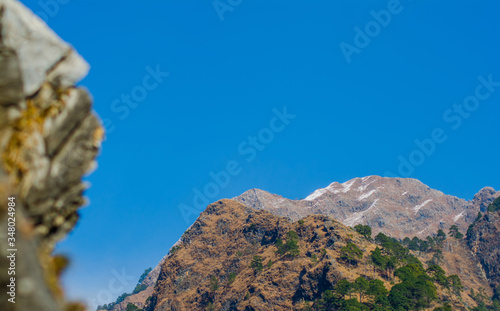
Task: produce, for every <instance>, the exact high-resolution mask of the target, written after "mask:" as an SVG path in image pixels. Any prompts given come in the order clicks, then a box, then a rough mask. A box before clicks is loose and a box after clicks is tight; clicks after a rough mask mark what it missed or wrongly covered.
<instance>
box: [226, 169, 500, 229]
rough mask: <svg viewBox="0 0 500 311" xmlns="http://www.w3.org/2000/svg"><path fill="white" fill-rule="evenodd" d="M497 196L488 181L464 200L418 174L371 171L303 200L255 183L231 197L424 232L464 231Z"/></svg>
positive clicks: (291, 212) (298, 214)
mask: <svg viewBox="0 0 500 311" xmlns="http://www.w3.org/2000/svg"><path fill="white" fill-rule="evenodd" d="M498 196H500V192H495V190H493V188H491V187H486V188H483V189H482V190H481V191H480V192H479V193H478V194H477V195H476V196H475V197H474V199H473V200H472V201H466V200H463V199H460V198H457V197H454V196H451V195H446V194H444V193H443V192H441V191H438V190H435V189H431V188H430V187H429V186H427V185H425V184H424V183H422V182H421V181H419V180H417V179H413V178H392V177H380V176H376V175H372V176H366V177H362V178H354V179H351V180H348V181H346V182H344V183H339V182H333V183H331V184H330V185H328V186H327V187H325V188H321V189H318V190H316V191H314V192H313V193H311V194H310V195H309V196H307V197H306V198H305V199H303V200H289V199H286V198H283V197H282V196H279V195H276V194H271V193H268V192H266V191H263V190H259V189H253V190H250V191H247V192H245V193H243V194H242V195H240V196H238V197H236V198H234V199H235V200H236V201H239V202H241V203H243V204H245V205H247V206H248V207H251V208H254V209H264V210H268V211H270V212H272V213H273V214H275V215H279V216H285V217H288V218H290V219H292V220H298V219H301V218H304V217H306V216H307V215H311V214H322V215H328V216H331V217H333V218H335V219H338V220H339V221H341V222H342V223H344V224H345V225H347V226H355V225H357V224H365V225H370V226H371V227H372V228H373V230H374V232H375V234H376V233H378V232H384V233H386V234H389V235H391V236H394V237H398V238H404V237H406V236H409V237H413V236H418V237H421V238H423V237H426V236H427V235H429V234H433V233H435V232H436V231H437V230H438V229H448V228H449V227H450V226H451V225H458V226H459V228H460V229H461V230H462V231H465V230H466V229H467V226H468V225H469V224H470V223H471V222H472V221H473V220H474V219H475V217H476V215H477V213H478V212H479V211H484V210H486V208H487V206H488V205H489V204H490V203H491V202H492V201H493V200H494V199H495V198H496V197H498Z"/></svg>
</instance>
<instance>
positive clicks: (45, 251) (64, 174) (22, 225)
mask: <svg viewBox="0 0 500 311" xmlns="http://www.w3.org/2000/svg"><path fill="white" fill-rule="evenodd" d="M87 71H88V65H87V63H86V62H85V61H84V60H83V59H82V58H81V57H80V56H79V55H78V54H77V53H76V51H74V50H73V49H72V48H71V47H70V46H69V45H68V44H67V43H65V42H63V41H62V40H61V39H60V38H59V37H58V36H57V35H56V34H55V33H54V32H53V31H52V30H50V29H49V28H48V27H47V26H46V25H45V24H44V23H43V21H41V20H40V19H39V18H37V17H36V16H34V15H33V14H32V13H31V12H30V11H29V10H28V9H27V8H26V7H24V6H23V5H22V4H21V3H20V2H19V1H15V0H0V152H1V158H0V212H1V214H0V270H2V271H7V265H8V262H7V260H6V255H7V254H6V253H5V252H6V249H7V247H6V242H7V236H6V232H7V228H6V226H7V220H6V216H7V213H6V209H7V197H8V196H14V197H15V198H16V203H17V208H16V221H17V224H16V225H17V231H16V246H17V249H18V253H17V262H16V263H17V270H16V283H17V296H16V304H12V303H8V302H7V298H6V297H3V296H4V295H3V296H2V300H1V301H0V309H1V310H8V311H11V310H16V311H17V310H19V311H21V310H22V311H25V310H41V311H45V310H47V311H48V310H50V311H57V310H67V309H69V308H70V305H69V304H68V303H67V302H65V301H64V295H63V292H62V290H61V288H60V286H59V282H58V275H59V272H60V269H61V268H62V267H61V266H59V264H58V262H59V261H58V260H56V259H54V258H53V257H52V256H51V252H52V250H53V247H54V245H55V243H56V242H57V241H58V240H59V239H61V238H62V237H64V236H65V235H66V234H67V233H68V232H69V231H70V230H71V229H72V228H73V226H74V225H75V223H76V222H77V220H78V211H77V210H78V208H79V207H80V206H82V205H83V204H84V203H85V200H84V198H83V191H84V190H85V189H86V186H85V184H83V183H82V181H81V179H82V176H83V175H84V174H85V173H87V172H89V171H91V170H92V169H94V168H95V166H96V164H95V157H96V156H97V153H98V151H99V148H100V143H101V140H102V137H103V134H104V132H103V129H102V127H101V125H100V122H99V121H98V119H97V117H96V116H95V114H94V113H93V112H92V110H91V106H92V102H91V98H90V95H89V94H88V92H87V91H86V90H85V89H82V88H78V87H75V84H76V83H77V82H78V81H79V80H80V79H82V78H83V77H84V76H85V75H86V73H87ZM6 277H7V275H6V274H5V273H2V274H0V283H1V284H0V285H1V286H2V288H6V286H7V281H8V280H7V278H6ZM71 310H83V309H82V307H81V306H79V305H77V304H73V305H71Z"/></svg>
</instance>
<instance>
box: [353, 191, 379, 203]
mask: <svg viewBox="0 0 500 311" xmlns="http://www.w3.org/2000/svg"><path fill="white" fill-rule="evenodd" d="M376 191H377V189H373V190H372V191H370V192H368V193H364V194H362V195H360V196H359V198H358V201H363V200H364V199H366V198H368V197H369V196H371V195H372V194H374V193H375V192H376Z"/></svg>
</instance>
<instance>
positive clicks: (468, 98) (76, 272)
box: [23, 0, 500, 302]
mask: <svg viewBox="0 0 500 311" xmlns="http://www.w3.org/2000/svg"><path fill="white" fill-rule="evenodd" d="M61 2H65V1H61ZM23 3H25V4H26V5H27V6H29V7H30V8H31V9H32V10H33V11H34V12H38V14H39V15H40V16H42V17H43V18H45V19H46V21H47V23H48V24H49V26H51V27H52V28H53V29H54V30H55V31H56V32H57V33H58V34H59V35H60V36H61V37H62V38H63V39H64V40H66V41H68V42H70V43H71V44H72V45H74V46H75V48H76V49H77V50H78V51H79V53H80V54H81V55H82V56H83V57H84V58H85V59H86V60H87V61H88V62H89V63H90V65H91V71H90V73H89V75H88V77H86V78H85V79H84V80H83V81H82V82H81V85H82V86H85V87H87V88H88V89H89V90H90V92H91V93H92V94H93V97H94V100H95V110H96V111H97V113H98V114H99V115H100V116H101V118H102V119H103V120H104V121H105V125H106V127H107V130H108V134H107V140H106V141H105V142H104V144H103V150H102V154H101V156H100V157H99V168H98V169H97V171H96V172H94V173H93V174H92V175H90V176H89V177H88V178H87V180H88V181H89V182H90V183H91V184H92V187H91V188H90V189H89V190H88V191H87V193H86V195H87V197H88V198H89V201H90V204H89V206H88V207H86V208H84V209H82V210H81V222H80V223H79V224H78V225H77V227H76V229H75V230H74V231H73V232H72V233H71V234H70V235H69V237H68V238H67V239H65V240H64V241H63V242H61V243H60V245H59V246H58V248H57V252H59V253H64V254H67V255H69V257H70V258H71V260H72V265H71V267H70V269H69V271H68V272H67V273H66V275H65V277H64V283H65V285H66V290H67V293H68V294H69V296H70V297H72V298H76V299H81V300H91V299H95V298H96V297H97V296H99V293H100V295H101V297H100V298H103V292H102V291H103V290H109V291H110V292H112V294H113V297H112V298H113V299H114V298H116V296H118V295H119V294H121V292H125V291H126V292H130V291H131V290H132V289H133V287H134V286H135V281H136V279H137V278H138V277H139V275H140V274H141V273H142V271H143V270H144V269H146V268H148V267H152V266H155V265H156V264H157V262H158V261H159V260H160V259H161V258H162V257H163V256H164V255H165V254H166V253H167V251H168V250H169V248H170V247H171V246H172V244H173V243H175V242H176V241H177V240H178V239H179V237H180V236H181V234H182V233H183V232H184V231H185V230H186V229H187V227H188V226H189V225H190V224H191V223H192V222H193V221H194V220H195V218H196V216H195V215H189V216H187V219H186V217H183V214H182V213H181V210H180V209H179V205H181V204H185V205H187V206H190V207H191V208H193V209H195V210H197V211H198V212H199V211H201V210H199V209H197V208H195V207H194V206H193V205H192V200H193V197H194V195H195V191H196V190H195V189H198V190H200V191H203V189H204V187H205V186H207V185H208V184H209V183H210V182H212V177H211V175H210V172H213V173H214V174H217V173H218V172H220V171H227V165H228V163H232V164H235V163H236V164H235V165H237V169H235V168H234V167H233V169H234V171H237V173H235V174H232V175H229V176H230V180H229V182H228V183H227V185H224V187H220V186H219V187H218V189H219V190H218V191H217V193H216V194H215V195H213V196H212V197H213V198H210V201H216V200H217V199H219V198H230V197H233V196H236V195H238V194H240V193H242V192H244V191H246V190H248V189H251V188H260V189H264V190H267V191H270V192H272V193H277V194H281V195H283V196H284V197H287V198H291V199H295V198H303V197H305V196H307V195H308V194H310V193H311V192H312V191H314V190H315V189H317V188H320V187H325V186H327V185H328V184H330V183H331V182H333V181H340V182H343V181H346V180H349V179H351V178H354V177H363V176H367V175H382V176H387V175H392V174H394V175H400V176H403V177H412V178H417V179H419V180H421V181H422V182H424V183H426V184H428V185H429V186H430V187H432V188H435V189H438V190H441V191H443V192H445V193H447V194H452V195H456V196H458V197H461V198H464V199H471V198H472V197H473V195H474V194H475V193H476V192H477V191H479V190H480V189H481V188H482V187H484V186H492V187H494V188H496V189H500V179H499V178H498V173H499V171H500V162H499V161H498V160H499V155H500V144H499V142H500V127H499V126H498V116H499V113H500V86H499V83H498V82H497V81H499V82H500V63H499V59H498V55H500V43H499V42H500V41H499V40H498V29H500V19H498V12H499V9H500V2H498V1H494V0H484V1H460V0H457V1H439V2H437V3H436V2H435V1H421V0H413V1H410V0H404V1H403V0H402V1H400V2H398V1H394V0H391V1H351V0H349V1H348V0H344V1H326V0H323V1H307V2H306V1H290V0H287V1H285V0H280V1H272V2H270V1H262V0H254V1H238V0H232V1H229V0H221V1H217V2H215V3H216V5H217V8H218V10H219V11H218V10H217V9H216V7H214V3H213V2H212V1H199V0H183V1H152V0H151V1H141V2H140V3H139V2H137V1H95V0H86V1H75V0H73V1H69V2H68V3H65V4H62V3H59V2H56V0H45V1H35V0H33V1H23ZM231 4H232V5H231ZM381 10H385V11H384V12H382V13H380V12H381ZM371 11H374V12H371ZM387 12H389V13H388V14H389V15H387ZM221 16H222V19H221ZM377 18H378V19H379V20H380V21H381V22H376V21H377ZM389 19H390V20H389ZM380 23H383V24H385V27H384V26H381V25H380ZM377 25H379V26H378V28H377ZM355 27H358V28H359V29H360V31H362V32H363V34H359V32H357V30H356V29H358V28H355ZM367 32H368V33H370V34H371V35H372V37H370V36H369V35H368V34H367ZM356 35H357V36H358V37H356ZM343 42H344V44H343V46H344V47H345V46H348V45H349V46H350V48H349V51H356V52H353V53H351V54H349V55H347V57H346V54H345V53H343V51H342V49H341V44H342V43H343ZM356 43H358V45H356ZM151 71H153V72H155V71H156V72H161V73H162V74H158V73H156V74H153V75H152V74H151ZM166 73H168V76H167V74H166ZM148 75H149V76H150V77H149V78H148ZM155 77H156V79H155ZM488 80H492V82H491V81H490V82H489V83H488V82H487V81H488ZM485 81H486V82H485ZM123 95H125V96H130V98H131V100H130V101H129V102H128V103H127V99H126V98H127V97H123ZM464 101H465V103H464ZM464 104H465V105H464ZM454 105H455V106H454ZM284 107H286V110H287V112H288V114H292V115H294V116H295V117H294V118H293V119H292V118H290V119H289V120H287V121H289V122H288V124H284V123H281V124H278V121H275V123H276V125H277V126H278V125H279V129H282V130H280V131H271V132H269V130H266V129H271V127H270V122H271V121H272V120H273V118H275V117H276V110H277V111H281V112H283V109H284ZM274 109H276V110H274ZM273 110H274V112H273ZM281 125H284V126H283V127H281ZM275 129H276V128H275ZM259 133H260V135H261V137H260V138H259ZM270 133H272V139H270V136H269V135H270ZM266 135H267V136H266ZM249 136H256V137H257V140H258V141H257V144H254V146H253V147H251V146H252V145H251V141H252V138H251V137H250V138H249ZM262 138H265V139H264V140H265V143H263V142H262ZM429 139H433V143H429ZM416 140H418V142H419V143H416ZM241 144H246V145H244V147H243V148H242V147H241ZM419 144H420V145H422V144H423V145H424V147H422V148H420V147H419ZM433 144H434V147H432V145H433ZM431 147H432V148H431ZM239 148H240V150H238V149H239ZM251 148H253V149H254V150H255V151H256V152H255V158H254V159H252V160H251V161H247V159H248V158H249V153H244V152H241V151H242V149H244V150H247V152H250V151H248V150H249V149H251ZM257 149H262V150H257ZM422 149H426V150H423V151H422ZM405 161H408V163H409V164H405V165H403V166H401V165H402V164H401V163H403V162H405ZM191 211H193V210H191ZM123 269H125V272H126V274H127V275H130V276H131V279H133V280H129V281H124V282H122V283H119V284H124V285H125V286H123V288H120V286H115V287H113V288H114V289H113V290H110V289H109V282H110V280H112V279H113V278H116V276H114V275H113V272H112V271H119V272H122V271H123ZM122 289H123V290H122ZM101 300H102V299H101ZM100 302H101V301H100ZM106 302H107V301H106Z"/></svg>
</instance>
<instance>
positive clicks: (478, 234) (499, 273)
mask: <svg viewBox="0 0 500 311" xmlns="http://www.w3.org/2000/svg"><path fill="white" fill-rule="evenodd" d="M467 243H468V245H469V247H470V248H471V250H472V252H473V254H474V256H475V257H476V258H477V260H478V261H479V262H480V263H481V265H482V266H483V268H484V271H485V273H486V276H487V277H488V280H489V282H490V285H491V286H492V287H493V288H498V289H500V211H495V212H487V213H485V214H484V216H483V217H482V218H481V219H479V220H477V221H476V222H474V224H473V225H472V226H471V228H470V230H469V231H468V232H467Z"/></svg>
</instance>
